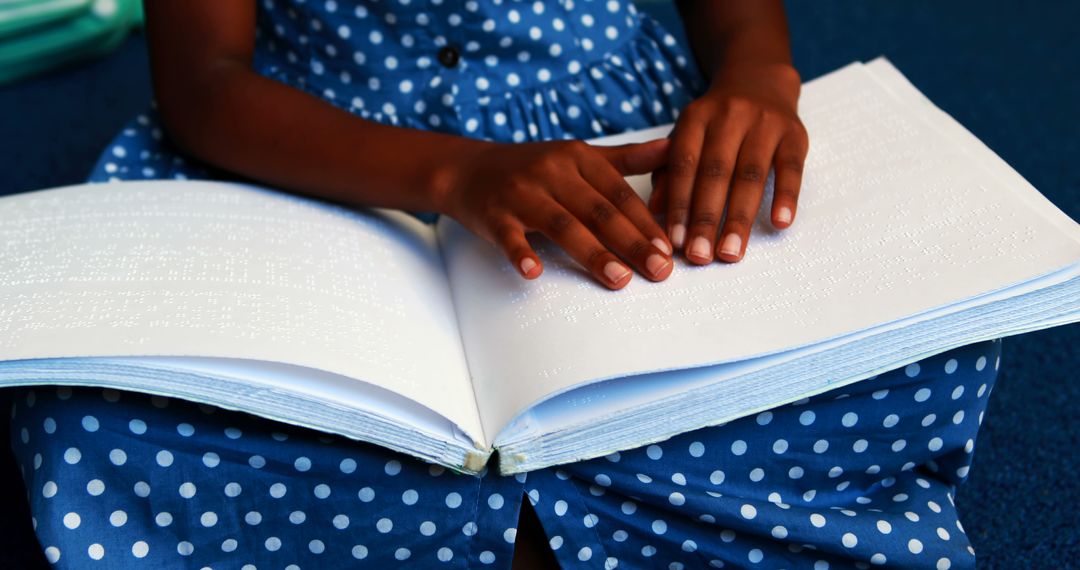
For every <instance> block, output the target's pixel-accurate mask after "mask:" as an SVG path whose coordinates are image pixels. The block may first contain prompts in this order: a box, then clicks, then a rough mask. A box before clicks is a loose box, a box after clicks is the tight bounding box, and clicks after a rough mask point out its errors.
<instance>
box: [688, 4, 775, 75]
mask: <svg viewBox="0 0 1080 570" xmlns="http://www.w3.org/2000/svg"><path fill="white" fill-rule="evenodd" d="M677 6H678V8H679V13H680V14H681V16H682V20H683V22H684V25H685V27H686V32H687V35H688V36H689V39H690V44H691V48H692V49H693V52H694V57H695V58H696V59H697V62H698V65H699V67H700V68H701V71H702V73H704V74H705V75H706V76H707V77H709V78H710V79H712V78H713V77H715V76H716V75H718V74H720V73H722V72H723V71H724V69H725V68H729V67H734V66H737V65H740V64H744V63H753V64H755V65H787V66H790V65H791V44H790V40H789V38H788V27H787V18H786V17H785V15H784V6H783V3H782V2H781V0H752V1H742V0H732V1H724V0H677Z"/></svg>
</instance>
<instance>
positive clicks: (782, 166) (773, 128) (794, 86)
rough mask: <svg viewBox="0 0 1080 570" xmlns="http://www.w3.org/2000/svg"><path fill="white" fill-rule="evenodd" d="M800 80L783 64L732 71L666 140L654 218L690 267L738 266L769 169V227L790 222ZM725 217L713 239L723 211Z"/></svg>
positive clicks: (796, 182)
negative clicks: (662, 218)
mask: <svg viewBox="0 0 1080 570" xmlns="http://www.w3.org/2000/svg"><path fill="white" fill-rule="evenodd" d="M799 87H800V79H799V74H798V72H796V71H795V69H794V68H793V67H791V66H790V65H786V64H767V65H766V64H749V63H747V64H739V65H735V66H728V67H726V68H724V69H722V70H721V71H720V72H719V73H718V74H717V75H715V76H714V77H713V80H712V85H711V87H710V88H709V90H708V92H706V93H705V95H703V96H702V97H700V98H699V99H697V100H695V101H693V102H692V103H690V104H689V105H687V106H686V108H685V109H683V111H682V114H681V115H680V116H679V119H678V121H677V122H676V124H675V129H674V130H673V131H672V133H671V138H672V143H671V150H670V154H669V158H668V165H667V167H666V168H665V169H663V170H660V171H657V172H656V174H655V175H654V177H653V196H652V198H651V199H650V202H649V206H650V208H651V209H652V210H653V211H654V212H661V211H663V210H665V209H666V210H667V231H668V235H669V237H670V238H671V243H672V244H673V245H674V246H675V248H676V249H681V248H685V250H684V251H685V255H686V258H687V259H688V260H689V261H690V262H692V263H696V264H706V263H709V262H711V261H712V260H713V254H714V253H713V252H714V251H715V255H716V257H718V258H719V259H721V260H722V261H727V262H736V261H739V260H740V259H742V257H743V254H744V252H745V251H746V245H747V241H748V239H749V237H750V228H751V227H752V226H753V223H754V219H755V218H756V217H757V212H758V208H759V207H760V205H761V199H762V195H763V193H764V191H765V179H766V178H767V177H768V174H769V169H770V167H771V168H773V169H775V174H776V178H775V191H774V196H773V203H772V215H771V219H772V224H773V226H774V227H776V228H777V229H784V228H787V227H788V226H790V225H791V223H792V221H793V220H794V219H795V207H796V204H797V201H798V197H799V187H800V184H801V181H802V168H803V162H804V161H805V159H806V153H807V150H808V148H809V140H808V137H807V134H806V128H805V127H803V124H802V122H801V121H800V120H799V117H798V115H797V113H796V110H797V103H798V98H799ZM725 205H726V206H727V214H726V216H725V217H724V219H723V222H724V223H723V229H722V230H721V231H720V232H719V236H720V238H719V239H717V229H718V227H719V226H720V221H721V214H722V213H723V212H724V206H725Z"/></svg>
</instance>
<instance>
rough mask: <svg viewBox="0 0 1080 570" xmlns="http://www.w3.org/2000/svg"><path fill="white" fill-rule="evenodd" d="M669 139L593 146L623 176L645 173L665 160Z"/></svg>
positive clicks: (661, 164)
mask: <svg viewBox="0 0 1080 570" xmlns="http://www.w3.org/2000/svg"><path fill="white" fill-rule="evenodd" d="M668 142H669V139H666V138H663V139H656V140H653V141H649V142H643V143H634V144H624V145H619V146H598V147H594V148H596V150H597V151H598V152H599V153H600V156H603V157H604V159H606V160H607V161H608V162H609V163H611V165H612V166H614V167H615V169H616V170H618V171H619V173H620V174H622V175H623V176H632V175H634V174H647V173H650V172H652V171H654V170H656V169H657V168H660V167H661V166H663V165H664V164H665V163H666V162H667V152H668Z"/></svg>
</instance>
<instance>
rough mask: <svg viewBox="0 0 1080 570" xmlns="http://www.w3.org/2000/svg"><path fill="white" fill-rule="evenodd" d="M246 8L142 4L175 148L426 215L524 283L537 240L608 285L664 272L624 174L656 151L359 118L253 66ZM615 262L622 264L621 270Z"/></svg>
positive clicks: (330, 194)
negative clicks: (442, 220) (531, 234)
mask: <svg viewBox="0 0 1080 570" xmlns="http://www.w3.org/2000/svg"><path fill="white" fill-rule="evenodd" d="M255 10H256V8H255V2H254V1H253V0H247V1H230V2H221V1H220V0H155V1H153V2H147V4H146V16H147V30H148V39H149V45H150V56H151V64H152V68H153V80H154V90H155V93H156V95H157V100H158V105H159V110H160V113H161V117H162V120H163V121H164V124H165V127H166V128H167V130H168V132H169V134H170V136H171V137H172V139H173V140H174V141H175V142H176V143H177V144H178V145H179V146H180V147H181V148H183V149H184V150H185V151H187V152H189V153H190V154H192V155H194V156H196V157H198V158H200V159H202V160H205V161H206V162H208V163H211V164H214V165H216V166H219V167H222V168H224V169H227V170H230V171H233V172H237V173H240V174H242V175H245V176H248V177H251V178H253V179H256V180H260V181H263V182H267V183H269V184H272V185H275V186H278V187H282V188H286V189H289V190H293V191H296V192H300V193H305V194H309V195H314V196H319V197H323V198H327V199H330V200H335V201H339V202H345V203H350V204H357V205H365V206H379V207H390V208H402V209H408V210H417V211H436V212H440V213H444V214H447V215H449V216H452V217H454V218H455V219H457V220H458V221H460V222H462V223H463V224H464V225H465V226H466V227H468V228H469V229H470V230H472V231H473V232H475V233H477V234H479V235H480V236H482V237H484V238H487V239H488V240H490V241H492V242H494V243H496V244H498V245H500V246H501V247H502V248H503V250H504V251H505V253H506V255H507V257H508V258H510V261H511V262H512V263H513V264H514V266H515V268H516V269H517V270H518V271H519V273H521V274H522V275H523V276H525V277H526V278H535V277H537V276H538V275H540V272H541V271H542V267H541V265H540V260H539V258H538V257H537V255H536V253H535V252H534V251H533V250H532V248H531V247H530V246H529V243H528V242H527V241H526V239H525V232H527V231H530V230H538V231H540V232H542V233H544V234H546V235H547V236H548V237H550V238H551V239H552V240H553V241H554V242H556V243H557V244H558V245H559V246H560V247H562V248H563V249H564V250H566V251H567V252H568V253H569V254H570V255H571V256H572V257H573V258H575V259H576V260H577V261H578V262H579V263H581V264H582V265H583V266H584V267H585V268H587V269H588V270H589V271H590V272H591V273H592V275H593V276H594V277H595V278H596V279H597V280H599V281H600V282H601V283H603V284H604V285H606V286H608V287H611V288H613V289H617V288H620V287H622V286H624V285H625V284H626V283H627V282H628V281H629V280H630V271H629V270H628V268H627V266H626V265H625V264H624V263H623V261H622V260H625V261H626V262H628V263H629V264H630V266H632V267H633V268H635V269H636V270H637V271H639V272H640V273H642V274H643V275H644V276H646V277H648V278H650V279H654V280H660V279H665V278H667V276H668V275H670V273H671V269H672V264H671V259H670V252H671V248H670V245H669V244H668V242H667V240H666V238H665V234H664V232H663V230H662V229H661V228H660V227H659V226H658V225H657V224H656V222H655V221H654V220H653V218H652V216H651V214H650V213H649V211H648V209H647V208H646V206H645V204H644V203H643V202H641V200H640V199H639V198H638V197H637V195H636V194H635V193H634V192H633V190H632V189H631V188H630V187H629V186H628V185H627V184H626V182H625V181H624V180H623V178H622V175H624V174H631V173H645V172H650V171H652V170H654V169H655V168H657V167H658V166H660V165H661V164H662V163H663V161H664V160H666V153H667V142H666V141H657V142H653V143H648V144H642V145H627V146H624V147H615V148H608V149H599V148H595V147H590V146H588V145H585V144H584V143H580V142H550V143H531V144H521V145H504V144H495V143H489V142H483V141H476V140H471V139H467V138H464V137H457V136H449V135H443V134H437V133H431V132H424V131H419V130H414V129H406V128H399V127H392V126H384V125H380V124H377V123H374V122H371V121H365V120H363V119H360V118H358V117H356V116H354V115H352V114H350V113H347V112H345V111H343V110H340V109H338V108H336V107H334V106H333V105H331V104H329V103H327V102H325V101H322V100H320V99H319V98H317V97H314V96H312V95H309V94H306V93H303V92H302V91H300V90H297V89H293V88H291V87H289V86H286V85H284V84H282V83H278V82H276V81H273V80H270V79H267V78H265V77H262V76H260V75H258V74H257V73H255V72H254V71H253V70H252V69H251V61H252V55H253V50H254V34H255ZM620 258H621V260H620Z"/></svg>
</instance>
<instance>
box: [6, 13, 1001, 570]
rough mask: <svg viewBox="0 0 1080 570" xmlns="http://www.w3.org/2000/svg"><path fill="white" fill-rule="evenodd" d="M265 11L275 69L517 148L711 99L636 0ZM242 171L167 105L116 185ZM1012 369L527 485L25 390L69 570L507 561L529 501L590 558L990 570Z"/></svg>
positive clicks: (974, 362) (259, 60)
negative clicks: (989, 497) (986, 560)
mask: <svg viewBox="0 0 1080 570" xmlns="http://www.w3.org/2000/svg"><path fill="white" fill-rule="evenodd" d="M258 22H259V35H258V40H257V41H258V44H257V56H256V58H255V65H256V68H257V69H258V70H259V71H260V72H261V73H263V74H266V75H268V76H270V77H273V78H275V79H277V80H280V81H283V82H285V83H287V84H289V85H293V86H295V87H297V88H300V89H303V90H305V91H307V92H309V93H311V94H313V95H315V96H318V97H322V98H324V99H326V100H329V101H331V102H333V103H334V104H336V105H339V106H341V107H342V108H344V109H347V110H349V111H351V112H353V113H355V114H357V115H359V116H361V117H364V118H367V119H370V120H375V121H380V122H384V123H388V124H394V125H401V126H408V127H415V128H424V129H434V130H440V131H444V132H450V133H459V134H462V135H465V136H472V137H478V138H490V139H492V140H498V141H506V142H513V141H530V140H544V139H550V138H562V137H576V138H588V137H593V136H597V135H603V134H610V133H616V132H621V131H625V130H629V129H637V128H642V127H646V126H650V125H654V124H660V123H665V122H670V121H672V120H674V119H675V118H676V116H677V111H678V109H680V108H681V107H682V106H684V105H685V104H686V103H687V102H689V101H690V100H692V98H693V97H694V96H696V95H697V94H699V93H700V91H701V89H702V88H703V84H702V81H701V78H700V76H699V75H698V74H697V72H696V71H695V70H694V68H693V66H692V64H691V63H690V61H689V59H688V58H689V56H688V55H687V52H686V50H685V49H684V48H683V47H682V46H679V45H676V43H675V41H674V39H673V38H672V37H671V36H670V35H669V34H668V33H667V32H666V31H664V30H663V29H662V28H661V27H660V26H659V25H657V24H656V23H655V22H653V21H652V20H650V19H647V18H643V17H641V16H640V15H638V14H636V13H635V12H634V11H633V6H632V5H631V4H627V3H625V2H623V1H620V0H609V1H603V2H601V1H589V0H577V1H576V2H571V1H570V0H564V1H561V2H534V3H527V2H511V1H509V0H507V1H504V2H496V1H495V0H484V1H469V2H464V3H461V2H434V1H427V0H411V1H407V0H384V1H381V2H355V1H346V0H337V1H335V0H329V1H325V2H312V1H307V2H299V1H297V2H293V3H290V2H281V1H276V0H265V1H263V2H260V11H259V20H258ZM556 46H558V47H556ZM449 47H454V48H455V49H456V50H457V51H458V59H457V60H456V62H454V63H455V64H454V65H452V66H449V65H445V64H443V63H440V62H439V52H440V50H442V49H443V48H449ZM443 54H444V61H447V62H449V61H450V60H449V59H447V58H446V52H445V51H444V52H443ZM220 176H223V174H222V173H219V172H215V171H214V170H213V169H210V168H207V167H206V166H204V165H200V164H198V163H196V162H193V161H190V160H189V159H186V158H184V157H182V156H181V155H179V154H177V153H176V152H175V150H174V149H173V148H172V146H171V145H170V143H169V142H168V140H167V138H166V137H165V136H164V135H163V133H162V130H161V127H160V126H159V123H158V121H157V118H156V116H155V115H154V113H153V112H149V113H147V114H144V115H142V116H140V117H138V118H136V119H135V120H134V121H133V122H132V123H131V124H130V125H128V127H127V128H125V130H124V131H123V132H122V133H121V134H120V135H119V136H118V137H117V139H116V140H115V141H114V142H113V143H112V144H111V145H110V147H109V148H108V149H107V150H106V152H105V153H104V155H103V156H102V158H101V160H100V161H99V163H98V165H97V166H96V168H95V170H94V173H93V175H92V179H93V180H96V181H107V180H113V179H116V180H122V179H142V178H202V177H220ZM999 354H1000V344H999V343H996V342H994V343H981V344H978V345H972V346H969V347H964V348H960V349H956V350H953V351H950V352H948V353H945V354H942V355H938V356H935V357H932V358H929V359H926V360H924V361H922V362H920V363H918V364H913V365H911V366H908V367H907V368H905V369H902V370H896V371H892V372H889V373H887V374H883V375H881V376H880V377H878V378H876V379H873V380H868V381H865V382H861V383H859V384H856V385H854V386H852V387H850V388H846V389H843V390H840V391H836V392H832V393H828V394H824V395H822V396H818V397H816V398H813V399H811V400H809V401H806V402H799V403H797V404H794V405H790V406H784V407H781V408H777V409H775V410H772V411H770V412H765V413H762V414H759V415H758V416H756V417H751V418H745V419H742V420H739V421H736V422H731V423H730V424H727V425H724V426H718V427H713V428H707V429H702V430H698V431H695V432H691V433H687V434H684V435H682V436H679V437H676V438H673V439H671V440H668V441H666V442H662V443H658V444H656V445H650V446H646V447H644V448H641V449H636V450H630V451H625V452H622V453H617V454H613V455H611V456H609V457H607V458H601V459H596V460H592V461H585V462H579V463H575V464H571V465H565V466H562V467H560V468H549V469H543V470H539V471H535V472H532V473H529V474H528V475H527V476H526V475H521V476H517V477H500V476H497V475H495V474H493V473H485V474H483V475H482V476H481V477H470V476H463V475H456V474H453V473H449V472H446V471H445V470H443V469H441V468H439V467H434V466H430V465H427V464H424V463H421V462H419V461H416V460H413V459H411V458H409V457H407V456H404V455H401V454H397V453H394V452H390V451H388V450H385V449H382V448H379V447H376V446H373V445H368V444H364V443H358V442H352V441H345V440H342V439H340V438H334V437H327V436H323V435H320V434H318V433H315V432H312V431H308V430H302V429H296V428H291V427H288V426H284V425H281V424H277V423H274V422H270V421H267V420H261V419H258V418H253V417H250V416H246V415H244V414H239V413H234V412H226V411H223V410H218V409H214V408H209V407H205V406H195V405H193V404H189V403H185V402H182V401H177V400H168V399H164V398H149V397H146V396H141V395H137V394H130V393H119V392H111V391H104V392H102V391H101V390H91V389H76V390H71V389H59V390H57V389H45V390H42V389H38V390H28V391H25V392H24V393H23V394H22V395H21V396H19V398H18V399H17V402H16V405H15V409H14V410H13V420H12V422H13V423H12V427H13V429H12V434H13V435H12V437H13V441H12V444H13V446H14V448H15V451H16V455H17V458H18V460H19V462H20V464H21V467H22V470H23V473H24V476H25V478H26V481H27V487H28V491H29V494H30V500H31V506H32V510H33V513H34V517H35V528H36V532H37V534H38V538H39V540H40V542H41V544H42V545H43V547H44V548H45V552H46V555H47V557H48V558H49V560H50V561H52V562H53V563H54V564H55V565H56V566H58V567H63V568H84V567H86V566H88V565H90V564H101V565H106V566H108V567H109V568H128V567H145V566H154V567H159V568H203V567H209V568H245V569H247V568H262V569H265V568H283V567H284V568H290V569H293V568H329V567H352V566H354V565H360V566H373V567H385V566H397V565H401V564H402V563H403V562H404V563H407V564H417V565H418V566H419V567H422V568H427V567H442V566H445V567H448V568H465V567H480V568H485V567H494V568H508V567H509V565H510V560H511V557H512V552H513V543H514V540H515V538H516V530H515V528H516V524H517V518H518V511H519V508H520V505H521V501H522V497H523V495H525V496H528V498H529V499H530V501H531V502H532V504H533V505H534V506H535V508H536V511H537V514H538V515H539V517H540V520H541V523H542V525H543V527H544V530H545V533H546V534H547V537H548V539H549V540H550V545H551V547H552V549H553V550H554V552H555V554H556V556H557V557H558V559H559V561H560V564H562V565H563V566H564V567H566V568H615V567H618V568H655V567H658V568H698V567H709V566H711V567H762V568H776V567H787V568H814V569H815V570H820V569H822V568H849V567H860V566H862V567H867V566H869V565H871V564H889V565H894V566H898V567H909V568H916V567H925V568H946V567H951V568H971V567H973V565H974V557H973V555H972V553H971V550H970V545H969V543H968V540H967V538H966V537H965V536H964V534H963V531H962V528H961V527H960V523H959V520H958V518H957V514H956V509H955V506H954V505H953V502H952V498H953V492H954V488H955V485H956V484H958V483H959V482H961V481H963V479H964V478H965V477H966V475H967V470H968V468H969V466H970V461H971V452H972V450H973V447H974V439H975V436H976V433H977V431H978V426H979V423H980V421H981V416H982V412H983V410H984V409H985V406H986V400H987V397H988V394H989V391H990V389H991V388H992V386H993V381H994V378H995V375H996V370H997V362H998V357H999Z"/></svg>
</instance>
